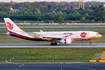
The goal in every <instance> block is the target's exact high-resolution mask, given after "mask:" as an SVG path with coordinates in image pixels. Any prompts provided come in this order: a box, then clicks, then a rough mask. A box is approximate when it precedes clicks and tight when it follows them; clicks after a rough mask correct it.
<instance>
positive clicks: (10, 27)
mask: <svg viewBox="0 0 105 70" xmlns="http://www.w3.org/2000/svg"><path fill="white" fill-rule="evenodd" d="M7 27H8V28H9V30H12V29H13V24H11V23H10V22H7Z"/></svg>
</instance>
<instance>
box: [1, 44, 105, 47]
mask: <svg viewBox="0 0 105 70" xmlns="http://www.w3.org/2000/svg"><path fill="white" fill-rule="evenodd" d="M0 48H105V44H95V43H94V44H84V43H83V44H82V43H81V44H70V45H69V44H58V45H50V44H0Z"/></svg>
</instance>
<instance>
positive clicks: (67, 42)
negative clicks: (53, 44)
mask: <svg viewBox="0 0 105 70" xmlns="http://www.w3.org/2000/svg"><path fill="white" fill-rule="evenodd" d="M71 42H72V40H71V39H61V40H59V43H62V44H71Z"/></svg>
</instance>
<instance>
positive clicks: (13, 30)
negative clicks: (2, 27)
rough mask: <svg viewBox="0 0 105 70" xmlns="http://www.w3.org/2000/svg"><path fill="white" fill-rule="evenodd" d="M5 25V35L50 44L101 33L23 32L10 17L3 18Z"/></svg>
mask: <svg viewBox="0 0 105 70" xmlns="http://www.w3.org/2000/svg"><path fill="white" fill-rule="evenodd" d="M4 21H5V24H6V26H7V29H8V32H7V35H11V36H15V37H18V38H22V39H26V40H33V41H49V42H51V44H50V45H57V43H58V42H59V43H62V44H71V43H72V41H77V40H90V44H92V40H94V39H98V38H101V37H102V35H101V34H99V33H98V32H94V31H52V32H44V31H42V30H40V32H25V31H23V30H22V29H20V28H19V27H18V26H17V25H16V24H15V23H14V22H13V21H12V20H11V19H10V18H4Z"/></svg>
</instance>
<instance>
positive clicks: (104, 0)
mask: <svg viewBox="0 0 105 70" xmlns="http://www.w3.org/2000/svg"><path fill="white" fill-rule="evenodd" d="M10 1H14V2H26V1H29V2H35V1H48V2H51V1H53V2H60V1H66V2H73V1H79V0H0V2H10ZM84 1H85V2H87V1H98V2H105V0H84Z"/></svg>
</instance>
